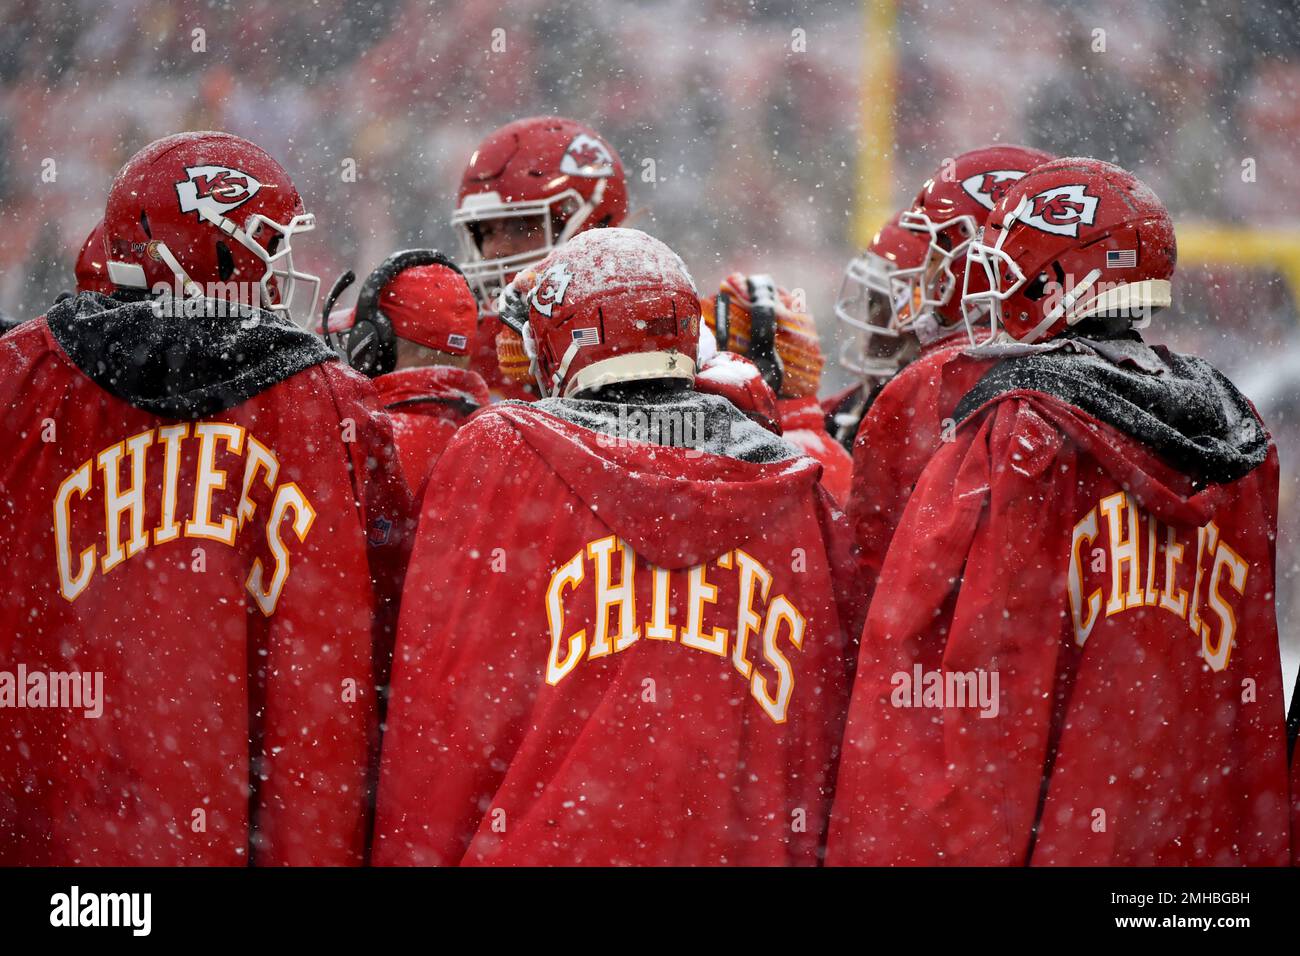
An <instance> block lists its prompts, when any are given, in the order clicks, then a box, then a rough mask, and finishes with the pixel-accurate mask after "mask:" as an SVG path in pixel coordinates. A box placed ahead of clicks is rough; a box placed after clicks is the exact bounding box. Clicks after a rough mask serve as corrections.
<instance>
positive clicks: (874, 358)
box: [821, 213, 927, 452]
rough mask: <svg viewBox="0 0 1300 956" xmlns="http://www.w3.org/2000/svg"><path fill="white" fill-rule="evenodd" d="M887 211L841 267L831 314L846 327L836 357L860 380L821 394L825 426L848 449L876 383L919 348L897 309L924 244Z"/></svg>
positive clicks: (893, 372) (892, 373)
mask: <svg viewBox="0 0 1300 956" xmlns="http://www.w3.org/2000/svg"><path fill="white" fill-rule="evenodd" d="M900 215H901V213H898V214H895V215H894V216H893V217H891V218H890V219H889V220H888V221H887V222H886V223H885V224H884V225H883V226H882V227H881V228H880V231H879V232H877V233H876V234H875V236H874V237H872V240H871V242H870V243H869V244H868V246H867V248H866V249H865V250H864V251H863V253H862V255H860V256H855V257H853V258H852V259H850V260H849V264H848V266H846V267H845V269H844V280H843V282H842V283H841V284H840V293H839V297H838V298H837V299H836V300H835V317H836V318H837V319H838V320H839V321H840V322H842V323H843V324H844V325H845V326H847V327H848V331H847V332H846V333H844V335H843V337H842V339H841V342H840V351H839V363H840V365H841V367H843V368H845V369H847V370H848V371H850V372H852V373H853V374H854V375H856V376H857V377H858V381H856V382H854V383H853V384H852V385H850V386H848V387H847V388H845V389H843V390H842V391H839V392H836V393H835V394H833V395H829V396H827V397H826V398H825V399H823V400H822V403H821V406H822V412H823V414H824V415H825V416H826V431H827V433H828V434H830V435H831V436H832V437H833V438H834V439H835V440H836V441H837V442H839V443H840V444H841V445H843V446H844V449H845V450H846V451H849V452H852V451H853V439H854V438H855V437H856V436H857V434H858V427H859V426H860V425H861V423H862V417H863V415H865V414H866V411H867V408H868V407H870V405H871V402H872V401H873V400H874V399H875V397H876V395H877V394H878V393H879V392H880V389H881V388H882V387H883V386H884V385H885V383H886V382H888V381H889V380H890V379H891V378H893V377H894V376H895V375H897V374H898V370H899V369H900V368H902V367H903V366H904V365H906V364H907V363H908V362H911V361H912V360H913V359H915V358H916V356H917V354H918V352H919V351H920V346H919V343H918V342H917V340H916V336H915V335H911V334H908V333H907V332H904V331H903V329H902V325H903V322H902V320H901V318H900V312H901V310H902V307H903V303H904V302H905V301H906V299H907V297H908V296H909V295H910V292H911V286H910V285H909V284H908V283H907V282H906V281H905V277H906V276H907V275H908V274H909V273H911V272H913V271H914V270H916V269H919V268H920V267H921V264H922V262H923V261H924V259H925V253H926V248H927V244H926V241H925V240H924V239H922V238H921V236H920V235H919V234H917V233H916V232H913V231H912V230H910V229H904V228H903V227H902V226H900V225H899V224H898V218H899V216H900Z"/></svg>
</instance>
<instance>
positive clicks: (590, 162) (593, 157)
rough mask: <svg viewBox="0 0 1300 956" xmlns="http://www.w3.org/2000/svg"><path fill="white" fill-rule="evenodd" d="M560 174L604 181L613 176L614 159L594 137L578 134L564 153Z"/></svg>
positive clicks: (605, 147) (607, 149) (606, 148)
mask: <svg viewBox="0 0 1300 956" xmlns="http://www.w3.org/2000/svg"><path fill="white" fill-rule="evenodd" d="M560 172H562V173H567V174H568V175H570V176H582V177H584V178H587V179H605V178H607V177H609V176H613V175H614V157H613V156H612V155H610V152H609V147H607V146H606V145H605V144H604V143H602V142H601V141H600V140H598V139H596V137H594V136H588V135H587V134H586V133H580V134H578V135H577V136H575V137H573V141H572V142H570V143H569V146H568V148H567V149H565V151H564V158H563V159H561V160H560Z"/></svg>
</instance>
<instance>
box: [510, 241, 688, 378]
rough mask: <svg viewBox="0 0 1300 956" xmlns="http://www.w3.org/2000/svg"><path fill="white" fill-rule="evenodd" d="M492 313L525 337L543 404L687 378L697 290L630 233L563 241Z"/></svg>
mask: <svg viewBox="0 0 1300 956" xmlns="http://www.w3.org/2000/svg"><path fill="white" fill-rule="evenodd" d="M500 314H501V321H502V322H504V323H505V324H506V325H508V326H510V327H511V328H513V329H514V330H515V331H516V332H518V333H519V334H520V335H521V336H522V337H523V340H524V346H525V348H526V349H527V351H528V355H529V357H530V359H531V360H532V367H533V374H534V377H535V378H536V379H537V384H538V387H539V388H540V389H541V391H542V394H543V395H548V396H549V395H563V396H566V397H567V396H570V395H574V394H577V393H579V392H584V391H588V390H591V389H599V388H603V387H605V386H607V385H612V384H615V383H618V382H632V381H642V380H647V379H672V378H676V379H685V380H687V381H693V380H694V378H695V358H696V352H697V349H698V346H699V336H700V300H699V296H698V294H697V293H696V290H695V283H694V281H693V280H692V279H691V276H690V274H689V273H688V272H687V271H686V266H685V265H684V264H683V263H682V260H681V259H680V258H679V257H678V256H677V254H676V253H675V252H673V251H672V250H671V249H669V248H668V247H667V246H666V245H664V244H663V243H662V242H660V241H659V240H658V239H654V238H652V237H650V236H648V235H646V234H645V233H644V232H640V231H639V230H636V229H621V228H614V229H597V230H594V231H591V232H586V233H583V234H582V235H580V236H577V237H575V238H574V239H572V240H570V241H569V242H566V243H565V244H564V245H562V246H560V247H559V248H557V249H555V250H554V251H553V252H552V253H551V254H550V255H549V256H547V257H546V258H545V259H544V260H542V262H540V263H538V265H537V266H536V267H535V268H532V269H528V270H525V271H523V272H520V273H519V274H518V275H516V276H515V278H514V280H513V281H512V282H511V283H510V285H509V286H507V288H506V289H505V291H504V292H503V293H502V296H501V303H500Z"/></svg>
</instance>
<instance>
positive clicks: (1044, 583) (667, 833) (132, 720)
mask: <svg viewBox="0 0 1300 956" xmlns="http://www.w3.org/2000/svg"><path fill="white" fill-rule="evenodd" d="M627 215H628V190H627V185H626V181H625V177H624V173H623V167H622V164H621V161H620V159H619V157H618V154H617V151H616V150H615V149H614V147H613V146H612V145H611V144H609V143H608V142H606V141H605V140H604V139H603V138H602V137H601V136H600V134H599V133H597V132H596V131H595V130H592V129H590V128H588V127H586V126H584V125H582V124H579V123H576V122H574V121H572V120H567V119H562V118H559V117H535V118H530V119H525V120H520V121H517V122H514V123H511V124H509V125H507V126H505V127H502V128H501V129H498V130H496V131H494V132H493V133H491V134H490V135H489V136H488V137H487V138H486V139H484V140H483V141H482V143H481V144H480V145H479V147H478V148H477V149H476V150H475V151H474V153H473V155H472V156H471V157H470V160H469V162H468V164H467V166H466V168H465V172H464V175H463V177H462V181H461V184H460V189H459V194H458V196H457V198H456V202H455V208H454V212H453V215H452V224H453V225H454V226H455V228H456V231H457V235H458V236H459V237H460V240H461V247H460V249H459V250H458V252H457V254H456V255H454V256H449V255H448V254H446V253H444V252H441V251H438V250H434V249H408V250H402V251H400V252H396V253H394V254H393V255H392V256H390V257H388V258H387V259H386V260H385V261H384V262H382V263H381V264H380V265H379V266H378V267H376V268H375V269H374V270H373V271H372V272H370V273H369V274H368V275H367V276H366V277H365V278H364V279H363V280H362V281H361V283H360V286H359V289H358V294H357V297H356V300H355V304H354V305H352V306H350V307H336V306H337V303H338V301H339V299H340V298H341V297H342V295H343V294H344V292H345V290H346V289H347V287H348V286H349V285H350V284H351V283H353V282H354V281H355V278H356V277H355V276H354V275H353V274H352V273H351V272H348V273H345V274H344V275H343V276H341V277H340V278H339V280H338V281H337V282H335V283H334V285H333V288H332V289H330V290H329V291H328V294H326V295H325V296H324V297H323V301H322V296H321V295H320V293H321V283H320V281H319V279H318V278H317V277H316V276H314V275H312V274H311V273H309V272H307V271H305V269H304V267H303V265H302V259H303V257H304V255H305V253H304V250H303V248H302V242H301V241H300V239H301V236H302V235H303V234H304V233H307V232H309V231H310V230H312V228H313V227H314V225H315V218H314V216H313V215H312V214H310V213H309V212H307V210H306V207H305V205H304V203H303V200H302V198H301V197H300V196H299V194H298V191H297V189H296V188H295V187H294V185H293V181H292V179H291V178H290V176H289V174H288V173H287V172H286V171H285V169H284V168H283V167H281V166H280V164H279V163H278V162H277V161H276V160H275V159H273V158H272V157H271V156H269V155H268V154H267V153H266V152H265V151H263V150H262V149H260V148H259V147H257V146H256V145H254V144H253V143H250V142H248V141H247V140H243V139H240V138H238V137H235V136H232V135H229V134H225V133H211V132H207V133H182V134H178V135H175V136H169V137H166V138H164V139H162V140H159V141H157V142H155V143H153V144H150V145H149V146H147V147H145V148H144V149H143V150H141V151H140V152H139V153H137V154H136V155H135V156H134V157H133V158H132V159H131V160H129V161H128V162H127V163H126V165H125V166H124V167H123V168H122V170H121V171H120V172H119V173H118V175H117V177H116V178H115V179H114V181H113V183H112V185H111V187H110V189H109V192H108V197H107V201H106V204H105V210H104V216H103V220H102V221H101V222H100V223H99V224H98V225H97V226H96V227H95V229H94V231H92V233H91V234H90V236H89V237H88V238H87V240H86V242H85V244H84V246H83V247H82V249H81V252H80V255H79V256H78V257H77V259H76V261H75V270H74V271H75V275H76V279H77V291H76V292H75V293H68V294H65V295H62V296H60V297H59V299H58V300H57V301H56V302H55V303H53V304H52V305H51V306H50V307H49V308H48V309H47V310H46V312H45V314H44V315H42V316H40V317H39V318H36V319H33V320H30V321H26V322H21V323H18V324H17V325H16V326H15V327H14V328H13V329H12V330H10V331H8V332H7V333H5V334H4V336H3V338H0V408H2V409H3V411H2V412H0V434H2V435H3V436H4V438H5V440H6V445H7V447H8V448H9V449H10V454H9V455H8V456H6V459H5V461H4V462H3V463H0V477H2V479H3V483H2V484H0V529H2V532H3V533H0V560H2V561H3V563H4V566H5V567H6V568H7V569H8V571H9V575H10V584H9V587H7V588H6V589H4V591H3V593H0V720H2V721H3V726H4V728H5V733H4V735H3V736H4V742H3V744H2V745H0V865H43V866H51V865H139V864H154V865H246V864H253V865H275V864H290V865H360V864H365V863H373V864H375V865H456V864H463V865H480V864H490V865H823V864H824V865H948V864H954V865H1001V866H1019V865H1027V864H1037V865H1043V864H1047V865H1242V864H1246V865H1284V864H1287V863H1288V862H1293V854H1294V853H1295V850H1294V849H1293V842H1294V841H1293V837H1292V831H1293V828H1294V827H1295V826H1296V825H1297V824H1300V817H1298V816H1297V809H1298V808H1300V803H1298V802H1297V798H1296V794H1297V793H1300V780H1297V779H1296V778H1295V774H1294V771H1293V770H1291V771H1289V770H1288V766H1289V764H1288V758H1289V754H1288V736H1287V727H1286V719H1285V712H1284V711H1285V701H1286V695H1285V692H1284V689H1283V686H1282V674H1281V665H1280V659H1279V646H1278V632H1277V623H1276V616H1275V613H1274V586H1275V567H1274V560H1275V558H1274V542H1275V538H1276V532H1277V501H1278V463H1277V452H1276V449H1275V447H1274V445H1273V442H1272V439H1271V438H1270V437H1269V434H1268V431H1267V430H1266V428H1265V426H1264V423H1263V422H1262V421H1261V420H1260V418H1259V416H1258V414H1257V413H1256V411H1255V409H1254V407H1253V406H1252V405H1251V404H1250V402H1249V401H1248V400H1247V399H1246V398H1245V397H1244V396H1243V395H1242V394H1241V393H1240V392H1239V391H1238V390H1237V389H1236V387H1234V385H1233V384H1232V383H1231V382H1230V381H1228V379H1227V378H1225V377H1224V376H1223V375H1222V374H1220V373H1219V372H1218V371H1217V370H1215V369H1214V368H1213V367H1211V366H1210V365H1209V364H1207V363H1206V362H1204V361H1202V360H1201V359H1198V358H1195V357H1192V356H1187V355H1181V354H1178V353H1175V352H1172V351H1170V350H1168V349H1166V348H1164V347H1162V346H1159V345H1151V344H1148V342H1147V340H1146V337H1147V336H1151V335H1153V334H1157V333H1158V329H1159V325H1160V323H1161V322H1162V321H1163V320H1164V318H1165V315H1166V314H1167V313H1162V311H1161V310H1164V309H1167V308H1168V307H1170V306H1171V304H1172V302H1173V288H1174V280H1175V267H1176V260H1177V254H1176V242H1175V235H1174V227H1173V223H1172V221H1171V219H1170V217H1169V214H1168V212H1167V211H1166V209H1165V208H1164V206H1163V205H1162V203H1161V202H1160V200H1159V199H1158V198H1157V197H1156V195H1155V194H1154V193H1153V192H1152V191H1151V190H1150V189H1149V188H1148V187H1147V186H1145V185H1144V184H1143V183H1142V182H1140V181H1139V180H1138V179H1137V178H1136V177H1134V176H1133V175H1132V174H1131V173H1129V172H1127V171H1125V170H1124V169H1121V168H1119V167H1117V166H1114V165H1111V164H1109V163H1105V162H1101V161H1098V160H1095V159H1088V158H1078V157H1066V158H1057V157H1053V156H1051V155H1049V154H1047V153H1044V152H1042V151H1039V150H1034V149H1028V148H1023V147H1018V146H1009V145H994V146H989V147H985V148H980V149H975V150H971V151H969V152H966V153H963V154H961V155H959V156H957V157H955V158H952V159H947V160H945V161H944V163H943V164H942V165H941V167H940V169H938V170H936V171H935V173H934V175H933V176H932V177H931V178H930V179H928V180H927V181H926V182H925V183H924V185H923V186H922V187H921V189H920V191H919V193H918V194H917V196H916V199H915V201H914V202H913V203H912V204H910V205H909V206H908V207H907V208H906V209H903V210H900V211H899V212H898V213H896V214H895V215H894V216H892V217H891V218H890V219H889V221H887V222H885V223H883V224H882V225H881V227H880V231H879V232H878V233H877V234H876V236H875V237H874V239H873V240H872V242H871V243H870V245H869V247H868V248H867V249H866V250H865V251H863V252H862V254H861V255H859V256H856V257H854V258H853V259H852V260H851V261H850V263H849V265H848V267H847V269H846V270H845V274H844V280H843V285H842V288H841V289H840V291H839V295H838V297H837V300H836V303H835V314H836V317H837V319H839V320H840V322H841V323H842V325H843V329H844V332H845V335H844V337H843V338H842V345H841V349H840V353H839V356H838V357H839V360H840V362H841V364H842V365H844V366H845V367H846V368H848V369H850V370H852V371H853V372H854V374H855V381H854V384H853V385H852V386H851V387H850V388H848V389H846V390H844V391H842V392H839V393H837V394H833V395H829V396H822V397H819V391H820V389H821V379H822V372H823V365H824V357H823V354H822V350H821V346H820V342H819V337H818V333H817V327H816V325H815V323H814V321H813V319H812V317H811V316H810V314H809V312H808V308H807V306H806V303H805V301H804V295H803V293H802V291H800V290H797V289H789V288H786V287H783V286H782V285H780V284H778V283H777V282H776V281H775V280H774V278H773V277H772V276H771V275H769V274H744V273H740V272H735V273H732V274H729V275H727V276H726V278H725V279H724V280H723V281H722V282H721V284H720V286H719V288H718V290H717V291H716V292H711V291H710V292H709V293H707V294H706V293H703V292H702V291H701V290H700V288H699V287H698V286H697V285H696V283H695V281H694V279H693V278H692V277H691V274H690V272H689V271H688V269H687V266H686V265H685V264H684V263H683V261H682V259H681V258H680V257H679V256H678V255H677V254H676V253H674V252H673V251H672V250H671V249H670V248H668V246H666V245H665V244H664V243H662V242H660V241H659V240H657V239H655V238H653V237H651V236H649V235H647V234H646V233H644V232H642V231H639V230H636V229H632V228H627V227H626V226H625V225H624V222H625V220H626V218H627ZM775 271H779V270H775ZM318 304H319V305H320V308H319V310H318ZM1148 330H1149V331H1148ZM1289 775H1290V779H1289Z"/></svg>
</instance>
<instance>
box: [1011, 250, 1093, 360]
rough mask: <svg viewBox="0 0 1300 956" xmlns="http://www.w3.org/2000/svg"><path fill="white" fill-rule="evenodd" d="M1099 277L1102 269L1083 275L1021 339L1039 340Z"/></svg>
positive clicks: (1025, 340)
mask: <svg viewBox="0 0 1300 956" xmlns="http://www.w3.org/2000/svg"><path fill="white" fill-rule="evenodd" d="M1004 235H1005V233H1004ZM1099 278H1101V270H1100V269H1093V270H1092V271H1091V272H1089V273H1088V274H1087V275H1086V276H1084V277H1083V281H1082V282H1080V283H1079V284H1078V285H1076V286H1075V287H1074V288H1073V289H1071V290H1070V291H1069V292H1068V293H1066V294H1065V295H1063V296H1062V297H1061V301H1060V302H1058V303H1056V306H1055V307H1054V308H1053V309H1052V310H1051V311H1050V312H1048V313H1047V314H1046V315H1045V316H1043V321H1041V322H1039V323H1038V324H1037V325H1036V326H1034V327H1033V328H1032V329H1030V330H1029V334H1028V335H1026V336H1025V337H1024V338H1022V339H1021V340H1020V341H1022V342H1030V343H1033V342H1037V341H1038V337H1039V336H1040V335H1042V334H1043V333H1044V332H1046V331H1047V330H1048V329H1050V328H1051V327H1052V326H1053V325H1055V324H1056V321H1057V319H1059V318H1060V317H1061V316H1063V315H1065V314H1066V313H1067V312H1069V311H1070V310H1071V309H1072V308H1074V306H1075V303H1077V302H1078V301H1079V300H1080V299H1082V298H1083V294H1084V293H1085V292H1087V291H1088V290H1089V289H1091V288H1092V286H1093V284H1094V283H1095V282H1096V281H1097V280H1098V279H1099Z"/></svg>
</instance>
